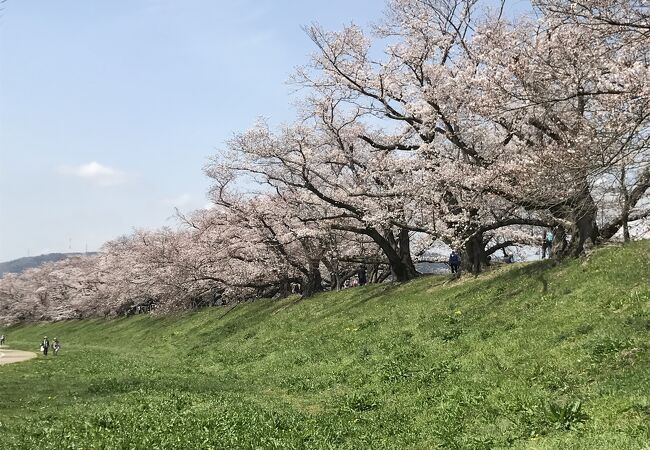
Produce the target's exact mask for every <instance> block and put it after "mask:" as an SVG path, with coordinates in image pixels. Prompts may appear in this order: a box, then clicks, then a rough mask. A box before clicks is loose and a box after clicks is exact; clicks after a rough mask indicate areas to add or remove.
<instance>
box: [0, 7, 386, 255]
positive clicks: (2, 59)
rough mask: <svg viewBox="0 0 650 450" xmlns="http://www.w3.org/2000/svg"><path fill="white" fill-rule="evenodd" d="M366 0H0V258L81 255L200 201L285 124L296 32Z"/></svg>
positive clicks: (369, 10) (301, 46)
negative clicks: (225, 167)
mask: <svg viewBox="0 0 650 450" xmlns="http://www.w3.org/2000/svg"><path fill="white" fill-rule="evenodd" d="M383 5H384V2H383V1H382V0H354V1H350V0H328V1H316V0H311V1H292V0H236V1H235V0H233V1H223V0H185V1H182V2H181V1H173V0H121V1H120V0H112V1H108V2H99V1H81V0H77V1H71V0H66V1H58V2H52V1H46V2H43V1H36V0H8V1H7V2H6V3H4V4H3V11H1V12H0V261H4V260H9V259H13V258H17V257H21V256H27V255H28V253H29V254H31V255H37V254H41V253H47V252H53V251H71V250H72V251H84V249H85V248H86V245H87V247H88V249H89V250H96V249H97V248H99V246H100V245H101V244H102V243H103V242H104V241H106V240H108V239H112V238H114V237H117V236H119V235H122V234H126V233H129V232H130V231H131V230H132V228H134V227H158V226H161V225H173V224H174V223H175V222H174V220H173V219H172V216H173V213H174V207H175V206H177V207H179V208H181V209H183V210H190V209H195V208H199V207H203V206H204V205H205V204H206V198H205V193H206V191H207V188H208V185H209V181H208V180H207V179H206V178H205V177H204V176H203V174H202V172H201V168H202V166H203V164H204V163H205V162H206V159H207V158H208V156H210V155H211V154H214V153H215V152H217V151H218V149H219V148H221V147H223V143H224V141H225V140H226V139H228V138H229V137H230V136H232V134H233V133H234V132H237V131H241V130H244V129H246V128H247V127H249V126H250V125H251V124H253V122H254V121H255V119H256V118H257V117H259V116H264V117H269V118H271V119H272V121H273V122H274V123H277V122H281V121H289V120H291V118H292V117H293V111H292V109H291V107H290V104H291V101H292V99H291V94H290V93H291V88H290V86H288V85H287V84H286V83H285V82H286V80H287V79H288V77H289V76H290V74H291V73H292V71H293V68H294V67H295V66H297V65H300V64H303V63H305V62H306V61H307V57H308V55H309V53H310V52H312V51H313V46H312V43H311V42H310V41H309V39H308V38H307V37H306V36H305V34H304V32H303V31H302V29H301V26H302V25H306V24H309V23H311V22H313V21H318V22H319V23H321V24H322V25H324V26H325V27H326V28H329V29H339V28H341V26H342V25H343V24H345V23H349V22H351V21H354V22H356V23H359V24H366V23H368V22H369V21H373V20H377V19H378V18H379V17H380V15H381V11H382V9H383Z"/></svg>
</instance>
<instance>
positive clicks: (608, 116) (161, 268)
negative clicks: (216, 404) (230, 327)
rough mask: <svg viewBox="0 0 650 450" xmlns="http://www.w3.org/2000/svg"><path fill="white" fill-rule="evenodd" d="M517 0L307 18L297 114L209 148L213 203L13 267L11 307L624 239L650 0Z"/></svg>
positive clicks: (639, 184) (120, 300)
mask: <svg viewBox="0 0 650 450" xmlns="http://www.w3.org/2000/svg"><path fill="white" fill-rule="evenodd" d="M506 6H507V5H502V7H501V8H496V9H494V10H486V9H484V8H483V6H482V5H481V4H479V3H477V1H476V0H390V1H389V2H388V4H387V5H386V12H385V15H384V18H383V20H382V21H381V22H380V23H377V24H375V25H373V26H372V27H370V28H369V29H362V28H360V27H358V26H355V25H350V26H347V27H345V28H344V29H343V30H341V31H337V32H332V31H327V30H324V29H322V28H321V27H320V26H318V25H313V26H310V27H307V28H306V29H305V30H306V33H307V35H308V37H309V38H311V40H312V41H313V42H314V44H315V48H316V52H315V54H314V55H313V56H312V58H311V60H310V62H309V63H308V64H306V65H305V66H303V67H300V68H298V69H297V70H296V73H295V75H294V77H293V79H292V82H293V83H295V84H296V86H298V87H300V88H303V90H304V92H307V94H306V95H305V96H304V98H303V99H302V100H301V103H300V105H299V108H298V113H297V118H296V120H295V122H294V123H291V124H286V125H283V126H280V127H277V128H273V127H271V126H269V125H268V124H267V123H266V122H264V121H260V122H259V123H257V124H256V125H255V126H254V127H253V128H251V129H250V130H248V131H245V132H243V133H240V134H237V135H235V137H234V138H233V139H231V140H230V141H229V142H228V144H227V148H226V149H225V150H224V151H223V152H220V153H219V154H218V155H216V156H215V157H214V158H213V159H211V160H210V162H209V163H208V164H207V165H206V167H205V173H206V174H207V176H209V177H210V178H211V179H212V180H213V186H212V189H211V190H210V193H209V195H210V198H211V200H212V202H213V204H214V208H212V209H208V210H199V211H196V212H194V213H191V214H187V215H182V216H180V218H181V221H182V223H183V226H182V227H181V228H180V229H178V230H172V229H161V230H157V231H137V232H135V233H133V234H132V235H130V236H127V237H123V238H120V239H117V240H115V241H112V242H109V243H107V244H106V245H105V247H104V249H103V251H102V252H101V253H100V254H99V255H96V256H93V257H85V258H76V259H69V260H66V261H63V262H60V263H55V264H49V265H46V266H44V267H41V268H38V269H32V270H30V271H27V272H25V273H24V274H21V275H7V276H5V277H4V278H3V279H2V281H0V315H1V316H3V317H5V318H10V319H11V320H26V319H30V318H57V317H80V316H85V315H89V314H115V313H120V312H127V311H128V310H129V308H134V307H138V308H140V307H143V308H145V307H146V308H150V307H151V306H152V305H156V306H157V307H158V308H161V309H167V308H177V307H192V306H200V305H205V304H214V302H223V301H229V300H231V299H242V298H251V297H258V296H274V295H280V296H281V295H286V294H288V293H290V292H291V291H292V289H293V290H295V287H296V286H297V285H299V286H300V290H301V293H302V294H303V295H310V294H312V293H314V292H317V291H319V290H322V289H323V288H324V287H329V288H332V289H335V288H339V287H340V286H341V285H342V283H343V282H344V280H346V279H347V278H349V277H350V276H352V275H353V274H354V273H355V271H356V270H357V269H358V267H359V265H360V264H364V265H365V266H366V267H367V269H368V270H369V275H370V279H371V280H372V281H380V280H384V279H386V278H388V277H391V278H392V279H393V280H396V281H406V280H409V279H411V278H413V277H415V276H417V270H416V265H415V263H416V261H417V257H418V256H421V255H423V254H426V250H427V249H429V248H432V247H434V246H440V245H446V246H449V247H452V248H457V249H459V250H460V251H461V254H462V256H463V258H462V260H463V265H464V266H465V267H466V269H467V270H469V271H472V272H474V273H477V272H479V271H480V270H481V269H482V267H483V266H485V265H486V264H487V263H488V262H489V260H490V257H491V255H493V254H494V253H495V252H497V251H499V250H503V249H505V248H507V247H512V246H515V245H531V244H532V245H537V244H538V243H539V242H538V240H539V236H540V234H541V230H542V229H545V228H551V229H553V230H554V233H553V236H554V237H553V243H552V247H553V255H554V256H555V257H556V258H567V257H576V256H579V255H581V254H582V253H583V252H584V251H585V249H586V248H587V247H588V246H591V245H595V244H598V243H601V242H606V241H608V240H610V239H612V238H613V237H615V236H621V237H622V238H623V239H625V240H629V239H630V236H631V235H633V234H634V233H633V231H634V227H635V226H636V227H637V228H638V227H642V226H644V225H647V222H646V221H645V219H647V218H648V217H650V204H649V203H650V202H649V201H648V194H647V193H648V190H649V188H650V145H649V144H650V127H649V125H650V6H649V4H648V2H647V1H646V0H580V1H575V0H539V1H535V2H533V11H532V12H531V14H529V15H522V16H520V17H517V18H508V17H506V16H505V15H504V11H505V10H506V9H507V8H506ZM631 230H632V231H631ZM646 231H647V230H646ZM642 232H643V230H642Z"/></svg>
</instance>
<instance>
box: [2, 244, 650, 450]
mask: <svg viewBox="0 0 650 450" xmlns="http://www.w3.org/2000/svg"><path fill="white" fill-rule="evenodd" d="M445 280H447V278H446V277H426V278H422V279H418V280H416V281H413V282H410V283H406V284H402V285H396V284H393V285H389V284H384V285H378V286H368V287H365V288H355V289H349V290H346V291H343V292H340V293H333V294H323V295H320V296H317V297H316V298H313V299H309V300H304V301H299V302H298V301H296V299H295V298H292V299H286V300H282V301H259V302H255V303H252V304H245V305H241V306H238V307H236V308H234V309H232V310H229V309H227V308H213V309H210V310H206V311H202V312H199V313H192V314H184V315H178V316H173V317H164V318H152V317H145V316H139V317H134V318H128V319H120V320H111V321H105V320H87V321H78V322H66V323H57V324H39V325H29V326H21V327H16V328H12V329H9V330H7V332H8V334H9V343H10V344H12V345H13V346H14V348H19V349H25V350H35V349H36V348H37V346H38V342H39V339H40V338H41V337H42V336H43V335H44V334H47V335H48V336H50V337H53V336H59V337H60V338H61V339H62V343H63V345H64V347H63V350H62V355H61V356H60V357H58V358H52V357H49V358H48V359H44V358H43V357H39V358H38V359H36V360H32V361H28V362H24V363H19V364H12V365H8V366H3V367H0V447H1V448H3V449H11V448H38V449H46V448H85V449H86V448H147V449H154V448H183V449H186V448H318V449H320V448H350V449H352V448H354V449H358V448H377V449H378V448H396V449H398V448H399V449H401V448H421V449H430V448H445V449H454V448H459V449H460V448H462V449H465V448H467V449H475V448H476V449H480V448H486V449H487V448H506V447H511V448H535V449H542V448H543V449H589V450H592V449H608V448H611V449H640V448H648V443H650V242H648V241H646V242H641V243H636V244H633V245H630V246H627V247H624V248H610V249H602V250H599V251H597V252H596V253H595V254H593V255H592V256H591V257H589V258H587V259H583V260H578V261H572V262H570V263H568V264H564V265H560V266H557V267H552V265H551V264H550V263H549V262H541V263H534V264H527V265H523V264H518V265H513V266H509V267H503V268H500V269H497V270H495V271H493V272H491V273H489V274H486V275H483V276H481V277H479V278H477V279H473V278H471V277H467V278H464V279H462V280H459V281H454V282H451V283H447V284H445V283H444V281H445Z"/></svg>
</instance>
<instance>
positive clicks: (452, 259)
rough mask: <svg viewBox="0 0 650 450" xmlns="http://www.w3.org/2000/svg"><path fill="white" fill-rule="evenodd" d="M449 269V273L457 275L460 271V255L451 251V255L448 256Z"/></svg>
mask: <svg viewBox="0 0 650 450" xmlns="http://www.w3.org/2000/svg"><path fill="white" fill-rule="evenodd" d="M449 267H450V268H451V273H458V272H459V270H460V255H459V254H458V253H457V252H456V250H453V251H452V252H451V255H449Z"/></svg>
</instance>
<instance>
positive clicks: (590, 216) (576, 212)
mask: <svg viewBox="0 0 650 450" xmlns="http://www.w3.org/2000/svg"><path fill="white" fill-rule="evenodd" d="M597 212H598V208H597V206H596V204H595V202H594V199H593V197H592V196H591V193H590V192H589V189H588V187H587V185H586V184H585V187H584V188H583V189H582V191H581V192H580V193H579V194H577V195H576V196H575V197H574V198H573V199H571V201H569V202H567V203H565V204H563V205H561V206H559V207H558V208H557V209H556V210H555V211H553V213H554V214H557V215H558V217H561V218H563V219H565V220H568V221H570V222H571V227H570V228H569V229H567V230H565V229H564V228H562V227H559V228H558V229H557V230H556V233H554V234H555V236H554V239H553V256H554V257H556V258H558V259H563V258H576V257H578V256H580V255H581V254H583V253H584V250H585V243H586V242H587V240H590V241H591V242H592V243H594V244H595V243H596V237H597V235H598V226H597V224H596V215H597ZM567 234H570V237H571V240H570V242H569V243H568V244H567V243H566V235H567Z"/></svg>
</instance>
